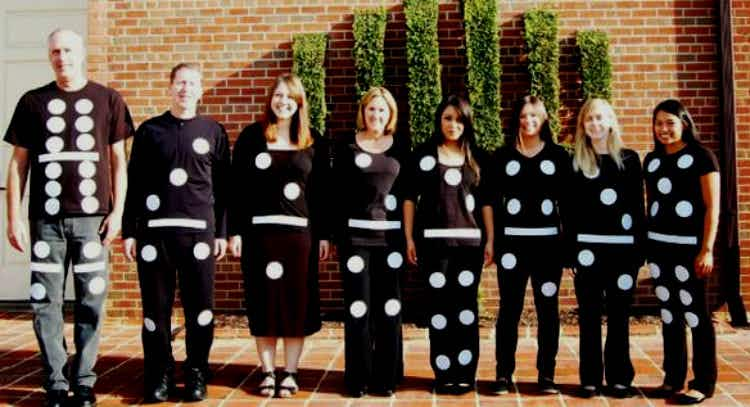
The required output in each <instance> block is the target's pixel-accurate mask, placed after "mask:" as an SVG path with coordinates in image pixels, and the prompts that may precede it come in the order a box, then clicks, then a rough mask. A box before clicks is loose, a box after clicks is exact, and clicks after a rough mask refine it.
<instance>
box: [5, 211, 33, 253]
mask: <svg viewBox="0 0 750 407" xmlns="http://www.w3.org/2000/svg"><path fill="white" fill-rule="evenodd" d="M7 234H8V241H9V242H10V245H11V246H13V248H14V249H16V250H18V251H19V252H21V253H23V248H24V247H26V245H27V244H28V243H29V236H28V234H27V233H26V225H24V224H23V221H22V220H20V219H13V220H9V221H8V227H7Z"/></svg>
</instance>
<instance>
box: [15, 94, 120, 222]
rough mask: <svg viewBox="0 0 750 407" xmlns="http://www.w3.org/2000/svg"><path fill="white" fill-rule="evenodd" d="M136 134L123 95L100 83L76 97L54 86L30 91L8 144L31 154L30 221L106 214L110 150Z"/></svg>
mask: <svg viewBox="0 0 750 407" xmlns="http://www.w3.org/2000/svg"><path fill="white" fill-rule="evenodd" d="M132 134H133V122H132V119H131V117H130V112H129V111H128V108H127V106H126V105H125V102H124V101H123V99H122V97H121V96H120V94H119V93H117V92H116V91H115V90H113V89H110V88H107V87H105V86H102V85H100V84H98V83H96V82H93V81H89V82H88V83H87V84H86V86H84V87H83V88H82V89H80V90H77V91H74V92H66V91H64V90H61V89H60V88H58V86H57V84H56V83H55V82H51V83H49V84H47V85H45V86H42V87H41V88H37V89H34V90H31V91H29V92H26V94H24V95H23V96H22V97H21V100H19V102H18V105H16V110H15V112H14V113H13V117H12V118H11V121H10V125H9V126H8V131H7V132H6V133H5V141H7V142H8V143H10V144H13V145H15V146H19V147H23V148H25V149H27V150H28V152H29V166H30V169H31V178H30V191H29V196H30V202H29V218H31V219H42V218H52V217H57V216H60V217H65V216H87V215H104V214H107V213H108V212H109V211H110V209H111V200H112V199H111V198H112V191H111V189H112V188H111V182H110V173H111V172H110V157H109V146H110V145H111V144H114V143H116V142H118V141H120V140H123V139H125V138H127V137H130V136H131V135H132Z"/></svg>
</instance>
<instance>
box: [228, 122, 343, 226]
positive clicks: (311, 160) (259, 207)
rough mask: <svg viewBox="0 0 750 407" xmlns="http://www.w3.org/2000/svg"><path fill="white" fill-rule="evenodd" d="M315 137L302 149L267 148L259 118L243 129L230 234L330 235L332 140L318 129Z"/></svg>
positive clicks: (236, 150) (234, 163)
mask: <svg viewBox="0 0 750 407" xmlns="http://www.w3.org/2000/svg"><path fill="white" fill-rule="evenodd" d="M313 141H314V142H313V145H312V146H310V147H307V148H305V149H302V150H288V151H279V150H268V144H267V142H266V138H265V135H264V134H263V126H262V125H261V124H260V123H253V124H251V125H249V126H247V127H245V129H244V130H242V133H240V136H239V138H237V141H236V142H235V144H234V151H233V153H232V177H233V178H234V181H233V183H232V185H233V186H234V187H235V188H234V189H233V193H232V204H231V205H230V212H229V219H230V223H229V233H230V235H236V234H240V233H257V234H263V233H265V232H266V231H268V230H286V231H302V230H308V229H312V231H313V232H314V235H315V237H316V238H319V239H329V232H328V229H329V225H328V222H327V221H326V219H327V216H326V210H325V199H327V198H329V197H328V196H327V194H326V192H325V187H326V179H327V177H328V172H329V164H330V160H329V157H328V145H327V143H326V140H324V139H322V138H321V137H318V136H317V135H315V134H313Z"/></svg>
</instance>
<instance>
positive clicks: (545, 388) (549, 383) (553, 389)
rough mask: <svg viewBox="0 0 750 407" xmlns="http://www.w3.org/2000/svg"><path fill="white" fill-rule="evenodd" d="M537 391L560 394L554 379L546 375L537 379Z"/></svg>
mask: <svg viewBox="0 0 750 407" xmlns="http://www.w3.org/2000/svg"><path fill="white" fill-rule="evenodd" d="M539 392H540V393H542V394H560V389H558V388H557V385H556V384H555V381H554V380H552V379H549V378H546V377H542V378H540V379H539Z"/></svg>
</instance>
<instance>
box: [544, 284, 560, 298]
mask: <svg viewBox="0 0 750 407" xmlns="http://www.w3.org/2000/svg"><path fill="white" fill-rule="evenodd" d="M556 292H557V285H555V283H553V282H551V281H547V282H546V283H544V284H542V294H544V296H545V297H552V296H553V295H555V293H556Z"/></svg>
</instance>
